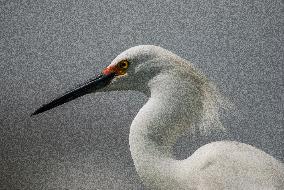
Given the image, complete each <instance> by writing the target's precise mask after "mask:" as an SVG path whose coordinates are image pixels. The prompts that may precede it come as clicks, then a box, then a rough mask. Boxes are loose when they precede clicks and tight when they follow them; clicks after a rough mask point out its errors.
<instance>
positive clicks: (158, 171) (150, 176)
mask: <svg viewBox="0 0 284 190" xmlns="http://www.w3.org/2000/svg"><path fill="white" fill-rule="evenodd" d="M202 85H203V84H202V82H201V81H199V82H197V81H196V80H193V78H192V76H187V77H180V76H179V75H175V73H172V74H168V73H167V74H160V75H159V76H157V77H155V78H153V79H152V80H151V81H149V83H148V86H149V88H150V92H151V95H150V97H149V100H148V102H147V103H146V104H145V105H144V106H143V107H142V108H141V109H140V111H139V112H138V114H137V116H136V117H135V119H134V120H133V122H132V124H131V128H130V136H129V143H130V151H131V154H132V158H133V161H134V164H135V167H136V170H137V172H138V174H139V175H140V177H141V178H142V180H143V181H144V182H145V181H146V182H147V184H152V187H155V186H156V185H157V184H158V185H159V186H161V184H167V186H168V185H173V184H175V183H174V182H173V181H172V180H173V179H174V176H172V175H173V174H175V173H176V171H175V170H176V167H175V166H176V163H177V162H179V161H178V160H176V159H174V156H173V154H172V150H173V145H174V144H175V143H176V140H177V138H178V137H179V136H180V135H181V134H183V133H184V131H185V130H186V129H188V128H194V127H195V126H196V125H197V124H198V121H200V118H199V117H200V115H202V114H201V112H202V110H203V102H204V101H203V99H204V96H203V92H202V89H201V88H202ZM157 187H158V186H157Z"/></svg>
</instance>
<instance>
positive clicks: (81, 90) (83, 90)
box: [31, 73, 115, 116]
mask: <svg viewBox="0 0 284 190" xmlns="http://www.w3.org/2000/svg"><path fill="white" fill-rule="evenodd" d="M114 77H115V73H110V74H107V75H104V74H101V75H99V76H98V77H96V78H94V79H91V80H89V81H88V82H86V83H84V84H82V85H81V86H80V87H78V88H76V89H75V90H71V91H70V92H67V93H66V94H65V95H63V96H61V97H59V98H56V99H55V100H53V101H51V102H50V103H48V104H44V105H42V106H41V107H40V108H39V109H37V110H36V111H35V112H34V113H32V114H31V116H33V115H37V114H39V113H42V112H45V111H47V110H50V109H52V108H55V107H57V106H60V105H62V104H64V103H66V102H70V101H71V100H74V99H76V98H79V97H81V96H84V95H86V94H89V93H91V92H94V91H96V90H98V89H101V88H103V87H105V86H107V85H108V84H109V83H110V82H111V81H112V79H113V78H114Z"/></svg>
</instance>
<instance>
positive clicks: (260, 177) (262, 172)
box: [32, 45, 284, 190]
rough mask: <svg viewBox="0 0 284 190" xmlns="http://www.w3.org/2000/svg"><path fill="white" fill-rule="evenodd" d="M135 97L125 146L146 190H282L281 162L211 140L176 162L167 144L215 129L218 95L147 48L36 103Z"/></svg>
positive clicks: (177, 60) (185, 64) (177, 61)
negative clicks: (138, 98)
mask: <svg viewBox="0 0 284 190" xmlns="http://www.w3.org/2000/svg"><path fill="white" fill-rule="evenodd" d="M129 90H132V91H138V92H142V93H144V94H145V95H146V96H147V97H148V100H147V102H146V103H145V104H144V105H143V107H142V108H141V109H140V110H139V112H138V113H137V115H136V116H135V118H134V120H133V121H132V123H131V126H130V132H129V147H130V152H131V156H132V159H133V162H134V165H135V168H136V171H137V173H138V175H139V176H140V179H141V180H142V182H143V184H144V185H145V187H146V188H149V189H163V190H164V189H182V190H185V189H189V190H197V189H202V190H207V189H208V190H211V189H212V190H217V189H247V190H248V189H251V190H252V189H275V190H276V189H284V166H283V163H282V162H281V161H279V160H277V159H275V158H273V157H272V156H270V155H269V154H267V153H265V152H264V151H262V150H260V149H258V148H256V147H253V146H251V145H249V144H244V143H241V142H236V141H229V140H220V141H213V142H210V143H208V144H205V145H203V146H201V147H199V148H198V149H197V150H196V151H194V152H193V153H192V154H191V155H190V156H189V157H188V158H185V159H182V160H178V159H176V158H175V156H174V155H173V146H174V144H175V143H176V141H177V140H178V138H180V136H181V135H182V134H184V133H185V131H187V130H188V131H190V133H189V134H188V135H189V138H193V136H194V134H195V133H197V132H199V134H201V135H203V134H204V135H206V134H210V131H218V130H220V131H223V130H224V129H225V127H223V125H222V123H221V121H220V116H219V115H220V114H219V109H220V108H222V106H223V107H226V104H227V101H225V97H224V96H222V95H221V93H220V92H219V91H218V89H217V87H216V85H215V84H214V83H213V82H212V81H210V80H209V79H208V78H207V77H206V76H205V75H204V74H203V73H202V72H201V71H199V70H198V69H197V68H196V67H195V66H194V65H193V64H192V63H191V62H190V61H188V60H186V59H183V58H181V57H180V56H178V55H176V54H174V53H173V52H171V51H169V50H166V49H164V48H162V47H160V46H155V45H138V46H134V47H131V48H129V49H127V50H125V51H124V52H122V53H121V54H119V55H118V56H117V57H116V58H115V59H114V60H113V61H112V62H111V63H110V64H109V65H108V66H107V67H105V68H104V69H103V70H102V72H101V73H100V74H98V75H96V76H95V77H94V78H93V79H91V80H89V81H88V82H86V83H84V84H82V85H81V86H79V87H77V88H75V89H74V90H71V91H69V92H67V93H66V94H64V95H63V96H61V97H59V98H56V99H54V100H53V101H51V102H50V103H48V104H44V105H43V106H41V107H40V108H39V109H37V110H36V111H35V112H34V113H33V114H32V115H37V114H39V113H42V112H45V111H47V110H50V109H52V108H55V107H57V106H59V105H61V104H64V103H66V102H69V101H71V100H73V99H76V98H78V97H80V96H83V95H86V94H91V93H95V92H108V91H129Z"/></svg>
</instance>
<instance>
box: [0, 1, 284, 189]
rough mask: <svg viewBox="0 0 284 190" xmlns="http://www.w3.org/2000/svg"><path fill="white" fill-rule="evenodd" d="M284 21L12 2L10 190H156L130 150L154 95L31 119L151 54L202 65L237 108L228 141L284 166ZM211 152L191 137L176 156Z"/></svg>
mask: <svg viewBox="0 0 284 190" xmlns="http://www.w3.org/2000/svg"><path fill="white" fill-rule="evenodd" d="M283 16H284V15H283V2H281V1H279V0H278V1H276V0H271V1H265V2H260V1H259V0H250V1H238V2H237V1H233V0H232V1H225V0H221V1H220V0H219V1H218V0H217V1H205V2H201V1H197V0H195V1H175V2H171V1H148V2H145V1H140V0H137V1H131V2H128V1H80V2H79V1H61V2H57V1H37V2H33V1H20V3H19V1H8V0H7V1H3V0H1V1H0V23H1V25H0V26H1V29H0V62H1V65H0V89H1V91H0V100H1V102H0V125H1V126H0V149H1V151H0V154H1V157H0V161H1V162H0V189H52V188H54V189H144V187H143V184H142V183H141V181H140V179H139V177H138V176H137V174H136V172H135V168H134V165H133V162H132V160H131V155H130V151H129V148H128V133H129V126H130V124H131V121H132V119H133V118H134V117H135V114H136V113H137V112H138V111H139V109H140V108H141V107H142V105H143V104H144V103H145V102H146V101H147V98H146V97H145V96H144V95H143V94H140V93H136V92H111V93H98V94H95V95H87V96H85V97H83V98H80V99H77V100H75V101H73V102H70V103H68V104H65V105H63V106H61V107H58V108H56V109H54V110H52V111H48V112H46V113H43V114H41V115H38V116H36V117H32V118H31V117H30V116H29V115H30V114H31V113H32V112H33V111H34V110H35V109H36V108H38V107H39V106H41V105H42V104H44V103H47V102H49V101H50V100H52V99H53V98H55V97H57V96H59V95H60V94H62V93H64V92H65V91H67V90H69V89H71V88H72V87H73V86H76V85H77V84H79V83H81V82H83V81H85V80H87V79H89V78H90V77H93V76H94V75H95V74H97V73H99V72H100V71H101V70H102V69H103V68H104V67H105V66H107V65H108V64H109V63H110V62H111V61H112V59H114V58H115V57H116V56H117V55H118V54H119V53H121V52H122V51H124V50H126V49H127V48H129V47H132V46H135V45H139V44H154V45H160V46H162V47H164V48H166V49H169V50H171V51H173V52H175V53H176V54H178V55H180V56H181V57H183V58H186V59H188V60H190V61H191V62H192V63H194V64H195V65H196V67H198V68H200V70H202V71H203V73H205V74H206V75H207V76H208V77H209V78H210V79H211V80H213V81H214V82H215V83H216V84H217V85H218V87H219V89H220V91H221V92H222V93H223V94H224V95H226V96H227V97H228V98H229V99H230V100H231V101H232V102H233V103H234V104H235V108H234V109H233V110H231V111H230V112H229V113H227V114H226V116H225V113H224V116H223V122H224V125H225V126H226V127H227V128H228V129H229V135H228V137H227V138H229V139H232V140H237V141H241V142H245V143H248V144H251V145H254V146H255V147H258V148H260V149H262V150H264V151H265V152H267V153H269V154H270V155H272V156H274V157H276V158H278V159H279V160H281V161H282V162H283V160H284V156H283V146H284V145H283V123H282V122H283V81H282V79H283V56H284V55H283V54H284V53H283V52H284V51H283V47H284V44H283V31H284V30H283V18H284V17H283ZM205 142H206V141H204V140H202V139H200V141H198V140H196V141H193V142H190V140H187V138H181V140H180V142H179V143H178V144H177V146H176V147H175V154H176V156H177V158H184V157H186V156H188V154H189V152H192V151H194V150H195V149H196V148H198V146H200V145H202V144H204V143H205ZM189 144H193V146H192V147H189Z"/></svg>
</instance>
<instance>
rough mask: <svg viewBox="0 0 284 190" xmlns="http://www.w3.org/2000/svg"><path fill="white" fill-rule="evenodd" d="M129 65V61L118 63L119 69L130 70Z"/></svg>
mask: <svg viewBox="0 0 284 190" xmlns="http://www.w3.org/2000/svg"><path fill="white" fill-rule="evenodd" d="M128 65H129V63H128V61H126V60H123V61H120V62H119V63H118V66H119V68H121V69H127V68H128Z"/></svg>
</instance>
